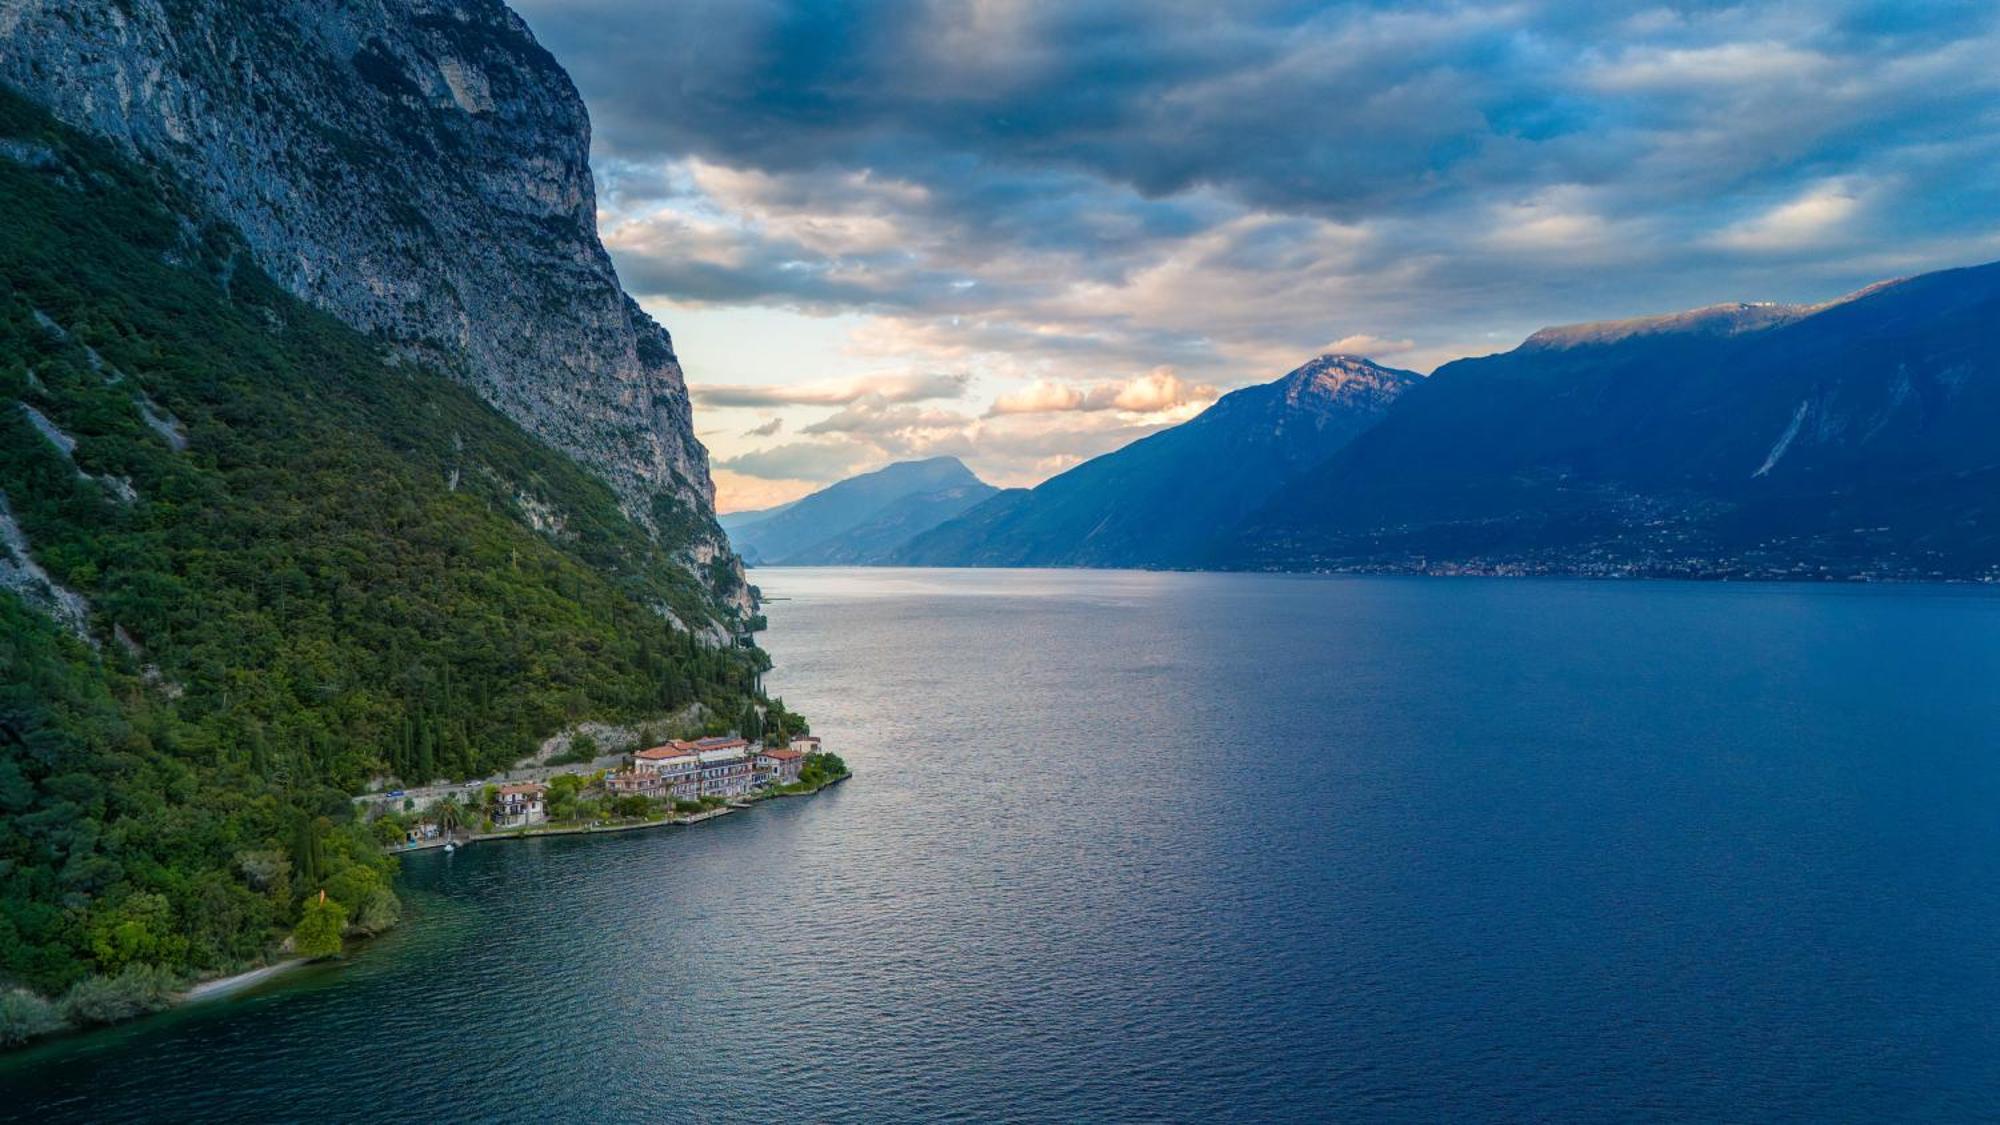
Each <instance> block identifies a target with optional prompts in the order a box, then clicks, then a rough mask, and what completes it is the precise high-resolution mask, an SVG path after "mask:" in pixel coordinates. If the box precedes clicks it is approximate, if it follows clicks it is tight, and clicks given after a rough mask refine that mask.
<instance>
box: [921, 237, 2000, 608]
mask: <svg viewBox="0 0 2000 1125" xmlns="http://www.w3.org/2000/svg"><path fill="white" fill-rule="evenodd" d="M1996 432H2000V264H1993V265H1985V266H1978V267H1972V268H1966V269H1956V270H1945V271H1941V272H1938V273H1932V274H1926V275H1922V276H1919V277H1913V278H1908V279H1904V280H1900V281H1893V282H1884V283H1881V284H1877V285H1873V286H1870V287H1868V288H1866V289H1863V290H1861V291H1859V292H1856V293H1853V294H1849V295H1848V296H1845V297H1842V298H1839V299H1837V300H1832V301H1827V302H1824V303H1821V304H1816V305H1782V304H1769V303H1737V304H1725V305H1715V306H1710V307H1706V308H1700V309H1695V310H1691V311H1688V312H1683V313H1676V314H1670V315H1665V316H1652V317H1640V318H1635V319H1628V320H1616V321H1605V322H1598V323H1589V324H1577V325H1569V326H1564V327H1558V328H1549V329H1544V330H1542V331H1540V332H1537V333H1535V334H1534V335H1532V336H1530V337H1529V338H1528V339H1527V340H1526V341H1524V342H1523V343H1522V344H1521V345H1520V346H1519V347H1517V348H1515V349H1514V350H1512V351H1509V352H1506V353H1503V354H1498V355H1491V356H1484V357H1479V358H1475V359H1465V360H1459V361H1456V362H1453V363H1449V364H1446V365H1445V366H1443V367H1441V368H1439V369H1438V370H1437V371H1436V372H1435V373H1433V374H1432V375H1431V376H1429V377H1428V378H1424V377H1419V376H1416V375H1414V374H1412V373H1410V372H1405V371H1394V370H1391V369H1388V368H1383V367H1380V366H1377V365H1376V364H1374V363H1372V362H1370V361H1368V360H1366V359H1362V358H1359V357H1353V356H1322V357H1320V358H1319V359H1316V360H1314V361H1312V362H1311V363H1309V364H1307V365H1306V366H1304V367H1301V368H1300V369H1299V370H1297V371H1294V372H1292V373H1291V374H1289V375H1287V376H1285V377H1284V378H1283V379H1280V380H1278V381H1277V382H1274V383H1270V384H1265V385H1263V386H1256V387H1250V388H1246V389H1244V390H1240V391H1237V392H1234V393H1232V394H1229V395H1226V396H1224V397H1223V398H1222V399H1221V400H1219V401H1218V402H1217V403H1216V404H1215V405H1214V406H1212V407H1210V408H1209V409H1208V410H1207V411H1205V412H1203V413H1202V414H1200V415H1198V416H1197V417H1195V418H1194V419H1192V420H1191V421H1189V422H1187V423H1185V424H1183V425H1181V426H1178V427H1175V428H1173V429H1170V430H1166V431H1163V432H1161V433H1157V434H1154V435H1151V436H1149V437H1146V438H1143V439H1141V440H1139V441H1137V442H1134V443H1132V444H1131V445H1129V446H1126V447H1125V448H1123V449H1120V450H1117V451H1115V452H1112V453H1109V454H1105V455H1104V456H1101V457H1098V458H1095V459H1093V460H1090V461H1087V462H1085V463H1084V464H1082V465H1079V466H1077V467H1076V468H1074V469H1071V470H1069V471H1067V472H1065V473H1063V474H1061V475H1059V476H1056V477H1054V478H1052V479H1050V480H1049V481H1047V482H1045V483H1043V484H1042V485H1040V486H1038V487H1036V488H1033V489H1014V490H1009V491H1006V492H1001V493H998V494H997V495H995V496H993V497H992V498H990V499H988V500H987V501H986V502H984V503H982V504H979V505H977V506H975V507H973V508H971V509H969V510H968V511H966V512H965V513H964V514H963V515H961V516H959V517H957V518H956V519H952V520H949V521H946V522H944V523H941V524H940V525H938V526H937V527H935V528H933V529H931V530H929V531H927V532H925V533H923V534H921V535H919V536H916V537H915V538H914V539H912V540H911V541H910V542H909V543H908V544H907V545H906V546H904V547H902V548H901V549H899V550H898V551H896V552H895V553H894V555H893V556H892V558H891V561H894V562H899V563H905V564H910V565H927V566H1140V567H1186V568H1213V569H1270V570H1360V571H1389V572H1477V573H1569V574H1621V575H1623V574H1637V575H1669V576H1671V575H1681V576H1699V577H1726V576H1749V577H1767V578H1777V577H1791V578H1808V579H1828V578H1853V577H1901V578H1916V577H1948V578H1984V577H1991V576H1994V575H1995V574H1996V573H2000V569H1996V568H2000V530H1996V529H2000V511H1996V498H2000V491H1996V490H2000V444H1996V442H1995V441H1994V439H1993V437H1992V435H1993V434H1994V433H1996Z"/></svg>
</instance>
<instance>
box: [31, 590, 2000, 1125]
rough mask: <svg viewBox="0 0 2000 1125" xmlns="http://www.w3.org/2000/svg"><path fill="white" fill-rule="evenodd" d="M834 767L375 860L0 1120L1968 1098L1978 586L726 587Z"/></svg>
mask: <svg viewBox="0 0 2000 1125" xmlns="http://www.w3.org/2000/svg"><path fill="white" fill-rule="evenodd" d="M753 579H754V580H755V581H757V582H758V583H759V584H760V585H762V586H763V588H764V590H765V592H766V594H767V595H771V596H773V597H777V598H784V599H788V600H783V601H774V602H772V603H771V604H770V605H769V606H768V614H769V617H770V621H771V631H770V633H769V634H767V636H766V644H767V646H768V647H769V648H770V650H771V652H772V653H773V656H774V659H775V660H776V663H777V667H776V669H775V670H774V671H773V672H772V673H771V675H770V677H769V681H768V683H769V686H770V687H771V689H772V690H773V691H774V692H775V693H777V694H781V695H782V696H783V697H784V699H785V702H786V703H787V704H788V705H790V706H792V707H794V708H795V709H798V710H801V711H803V712H804V713H805V714H806V715H807V716H809V717H810V718H811V719H812V721H813V723H814V725H815V729H816V730H817V731H818V732H819V733H820V734H822V735H823V736H824V737H825V739H826V741H827V744H828V748H829V749H832V750H835V751H837V752H839V753H841V754H842V755H844V756H845V757H846V759H847V761H848V762H849V764H850V765H852V766H853V767H854V768H855V770H856V776H855V778H854V779H853V780H852V781H850V782H848V783H847V784H845V785H843V786H839V787H836V788H835V789H833V790H830V791H828V792H826V793H824V794H822V795H820V796H818V797H815V798H812V799H809V800H794V801H780V802H773V803H770V804H767V805H764V806H760V807H759V808H757V809H755V810H753V811H750V812H746V813H741V814H738V815H734V816H729V817H724V818H722V819H720V820H718V821H715V822H713V823H710V824H705V825H700V826H695V827H691V828H685V829H678V828H677V829H664V830H659V831H649V832H636V833H628V834H624V835H620V836H612V837H600V838H588V839H553V840H543V841H534V842H526V843H494V844H481V845H476V846H474V847H472V848H469V849H467V850H465V851H462V852H460V853H459V854H457V855H453V856H444V855H439V854H427V855H421V856H416V857H411V858H409V859H408V860H406V862H405V867H404V876H403V883H404V888H405V893H406V897H407V899H408V901H409V903H410V906H411V908H412V915H413V917H412V918H411V920H410V922H409V923H408V924H407V925H406V926H405V927H404V928H402V929H401V930H399V931H398V932H396V933H394V934H392V935H391V936H389V937H387V938H385V939H383V940H381V941H379V942H377V943H375V944H373V945H370V946H368V947H366V948H364V949H363V950H361V951H360V952H359V954H358V955H356V956H354V957H352V958H350V959H349V960H347V961H346V962H345V963H341V964H337V965H332V966H326V967H315V968H311V969H308V970H305V971H303V972H301V973H298V974H295V975H294V976H292V977H290V978H288V979H284V980H281V981H279V982H276V983H274V984H272V985H270V986H267V987H265V988H263V989H262V990H260V991H258V992H256V993H254V994H252V995H249V996H246V997H242V998H238V999H230V1000H223V1001H217V1002H213V1003H209V1004H204V1005H197V1006H192V1007H189V1008H185V1009H182V1010H180V1011H178V1012H174V1013H170V1014H168V1015H165V1016H162V1017H159V1018H156V1019H153V1020H150V1021H147V1022H144V1023H141V1024H138V1025H136V1026H133V1027H129V1028H120V1029H115V1030H112V1031H109V1032H105V1033H101V1034H97V1035H93V1036H88V1037H84V1038H79V1039H71V1040H66V1041H63V1042H60V1043H57V1044H54V1045H51V1046H48V1047H44V1048H41V1049H38V1050H35V1051H32V1052H28V1053H25V1054H21V1055H16V1056H12V1057H10V1058H6V1059H0V1095H4V1096H0V1115H5V1114H13V1115H15V1116H16V1117H17V1118H18V1119H23V1120H34V1121H39V1122H54V1121H68V1120H76V1121H83V1120H91V1121H106V1120H119V1119H135V1118H139V1117H142V1116H144V1117H148V1118H150V1119H153V1120H173V1119H185V1120H196V1119H201V1120H215V1119H219V1118H256V1119H272V1120H275V1119H311V1120H341V1121H355V1120H390V1119H407V1118H411V1117H421V1118H430V1119H436V1120H446V1121H465V1120H492V1121H530V1120H546V1119H550V1118H555V1119H579V1120H582V1119H588V1120H645V1121H702V1122H727V1121H757V1122H764V1121H779V1120H807V1119H810V1120H827V1121H867V1122H894V1121H932V1120H980V1121H986V1120H1023V1121H1096V1120H1180V1121H1189V1120H1201V1119H1209V1118H1214V1117H1220V1116H1225V1115H1226V1116H1228V1117H1230V1118H1233V1119H1236V1120H1240V1121H1269V1120H1292V1119H1300V1118H1326V1117H1337V1118H1347V1119H1353V1118H1367V1119H1386V1120H1412V1121H1436V1120H1477V1119H1486V1120H1496V1119H1514V1120H1518V1119H1523V1118H1558V1119H1577V1118H1596V1119H1610V1120H1633V1119H1658V1120H1697V1119H1698V1120H1724V1119H1728V1120H1744V1119H1761V1120H1781V1119H1782V1120H1801V1121H1809V1120H1828V1119H1836V1118H1838V1119H1856V1118H1885V1117H1894V1118H1901V1119H1911V1118H1918V1119H1923V1118H1928V1119H1940V1120H1966V1119H1972V1118H1989V1119H1990V1118H1994V1117H1996V1116H2000V1028H1996V1014H2000V870H1996V869H1997V868H2000V690H1996V689H2000V598H1996V597H1994V596H1993V595H1991V594H1990V593H1988V592H1985V591H1981V590H1973V589H1961V588H1945V587H1893V588H1891V587H1835V586H1750V585H1724V584H1708V585H1704V584H1678V583H1620V582H1562V581H1538V580H1491V579H1488V580H1480V579H1456V580H1452V579H1391V578H1382V579H1364V578H1307V577H1277V576H1258V575H1193V574H1147V573H1131V572H1074V571H1012V572H996V571H908V570H760V571H757V572H755V574H754V575H753Z"/></svg>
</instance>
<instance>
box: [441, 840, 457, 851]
mask: <svg viewBox="0 0 2000 1125" xmlns="http://www.w3.org/2000/svg"><path fill="white" fill-rule="evenodd" d="M444 850H445V854H446V855H449V854H451V853H452V852H455V851H457V850H458V845H457V844H454V843H452V842H451V841H450V840H446V841H445V842H444Z"/></svg>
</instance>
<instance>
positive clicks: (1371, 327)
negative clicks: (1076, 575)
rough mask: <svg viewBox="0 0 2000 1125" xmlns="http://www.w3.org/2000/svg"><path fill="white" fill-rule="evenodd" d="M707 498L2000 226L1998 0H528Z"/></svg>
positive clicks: (1126, 418) (771, 499)
mask: <svg viewBox="0 0 2000 1125" xmlns="http://www.w3.org/2000/svg"><path fill="white" fill-rule="evenodd" d="M515 4H516V7H517V8H519V9H520V10H521V11H522V12H523V14H524V15H525V16H526V17H527V18H528V20H529V22H530V24H531V25H532V26H533V27H534V29H535V31H536V33H537V35H538V36H539V37H540V38H541V39H542V41H543V43H544V44H545V45H547V46H548V47H549V48H550V50H552V51H553V52H554V53H555V55H556V57H557V58H558V59H559V60H561V61H562V62H563V63H564V65H566V66H567V67H568V68H569V70H570V72H571V74H572V75H573V76H574V77H575V79H576V82H577V85H578V86H579V87H580V88H581V89H582V91H583V95H584V98H585V100H586V101H587V102H588V103H589V105H590V110H591V114H592V118H593V120H594V122H595V128H596V132H595V143H594V150H595V157H594V160H595V167H596V172H597V180H598V190H599V205H600V208H601V216H600V220H601V226H602V230H603V234H604V238H605V242H606V243H607V245H609V246H610V248H611V251H612V254H613V255H614V257H615V258H616V260H617V263H618V267H619V272H620V274H621V276H622V277H623V279H624V281H625V284H626V286H627V288H628V289H630V290H632V292H633V293H634V294H635V295H636V296H637V297H638V298H639V299H640V301H641V303H642V304H644V305H645V306H646V308H648V309H649V310H651V311H652V312H653V314H654V315H655V316H657V317H658V318H659V319H660V321H661V322H662V323H664V324H665V325H666V326H667V327H668V329H669V330H670V331H672V333H673V335H674V339H675V342H676V346H677V349H678V350H679V352H680V354H681V360H682V363H683V365H684V366H685V367H686V369H687V374H688V378H689V381H690V383H691V384H692V385H693V386H694V389H695V396H696V404H697V419H698V423H699V430H700V433H701V436H702V438H703V440H704V441H706V442H707V443H708V445H709V447H710V449H711V451H712V453H713V455H714V461H715V467H716V474H715V475H716V481H717V486H718V492H719V499H720V506H721V507H722V508H723V509H724V510H734V509H741V508H750V507H759V506H764V505H767V504H770V503H775V502H779V501H783V500H786V499H790V498H792V497H794V496H797V495H801V494H803V493H804V492H807V491H810V490H811V489H813V488H816V487H819V486H820V485H821V484H823V483H825V482H828V481H831V480H836V479H839V478H840V477H843V476H846V475H849V474H851V473H853V472H856V471H859V470H864V469H868V468H873V467H876V466H879V465H881V464H884V463H886V462H888V461H891V460H898V459H904V458H908V457H913V456H928V455H935V454H940V453H951V454H956V455H958V456H960V457H963V458H964V459H965V460H966V462H967V463H968V464H970V465H971V466H972V467H973V468H974V469H975V470H977V471H978V472H979V473H980V474H981V475H982V476H985V477H986V478H987V479H989V480H991V481H993V482H995V483H997V484H1003V485H1013V484H1031V483H1034V482H1036V481H1039V480H1041V479H1043V478H1045V477H1047V476H1049V475H1051V474H1053V473H1055V472H1059V471H1061V470H1062V469H1064V468H1067V467H1068V466H1070V465H1073V464H1075V463H1076V462H1077V461H1079V460H1082V459H1085V458H1088V457H1090V456H1093V455H1095V454H1097V453H1101V452H1104V451H1105V450H1107V449H1111V448H1114V447H1116V446H1118V445H1121V444H1123V443H1125V442H1127V441H1130V440H1132V439H1133V438H1135V437H1138V436H1140V435H1143V434H1145V433H1148V432H1151V431H1152V430H1154V429H1157V428H1159V427H1161V426H1165V425H1170V424H1172V423H1174V422H1177V421H1180V420H1182V419H1185V418H1187V417H1190V416H1192V414H1194V413H1196V412H1198V411H1199V410H1200V409H1201V408H1202V407H1203V406H1204V405H1205V404H1207V403H1208V402H1210V401H1212V400H1213V398H1214V397H1215V395H1216V394H1218V393H1219V392H1222V391H1226V390H1228V389H1230V388H1231V387H1235V386H1241V385H1244V384H1247V383H1252V382H1261V381H1265V380H1269V379H1272V378H1276V377H1277V376H1279V375H1282V374H1283V373H1284V372H1286V371H1287V370H1289V369H1290V368H1292V367H1294V366H1296V365H1298V364H1299V363H1300V362H1302V361H1303V360H1305V359H1307V358H1308V357H1310V356H1312V355H1314V354H1317V353H1318V352H1322V351H1326V350H1330V349H1331V350H1342V351H1351V352H1358V353H1362V354H1366V355H1371V356H1373V357H1375V358H1376V359H1378V360H1379V361H1381V362H1384V363H1388V364H1392V365H1396V366H1403V367H1410V368H1414V369H1416V370H1420V371H1429V370H1430V369H1432V368H1433V367H1435V366H1436V365H1437V364H1438V363H1441V362H1443V361H1445V360H1448V359H1451V358H1453V357H1457V356H1462V355H1470V354H1483V353H1486V352H1491V351H1497V350H1503V349H1505V348H1508V347H1511V346H1513V345H1514V344H1515V343H1516V342H1518V341H1519V339H1520V338H1521V337H1523V336H1525V335H1526V334H1527V333H1529V332H1530V331H1532V330H1534V329H1535V328H1537V327H1540V326H1542V325H1545V324H1552V323H1564V322H1573V321H1579V320H1590V319H1600V318H1605V317H1614V316H1626V315H1634V314H1640V313H1647V312H1660V311H1668V310H1672V309H1677V308H1684V307H1690V306H1694V305H1701V304H1709V303H1713V302H1717V301H1723V300H1785V301H1805V300H1819V299H1824V298H1826V297H1830V296H1833V295H1836V294H1838V293H1841V292H1845V291H1847V290H1850V289H1853V288H1857V287H1859V286H1860V285H1863V284H1865V283H1867V282H1870V281H1874V280H1877V279H1879V278H1883V277H1889V276H1897V275H1902V274H1907V273H1912V272H1917V271H1921V270H1925V269H1931V268H1936V267H1941V266H1949V265H1958V264H1969V263H1972V262H1977V261H1986V260H1992V259H1996V258H2000V66H1996V65H1995V60H1996V59H2000V5H1994V4H1991V3H1988V2H1986V0H1967V2H1963V3H1953V2H1948V0H1942V2H1933V3H1915V2H1910V3H1888V2H1870V3H1842V2H1837V0H1818V2H1813V3H1798V4H1786V3H1759V4H1746V5H1741V6H1732V5H1727V4H1706V3H1695V4H1680V5H1671V6H1653V5H1621V4H1617V3H1614V2H1610V0H1591V2H1574V3H1556V2H1534V0H1528V2H1520V3H1492V4H1419V3H1395V4H1391V3H1376V4H1369V3H1355V4H1324V3H1321V4H1309V3H1285V2H1277V0H1272V2H1245V3H1216V2H1210V3H1182V2H1179V0H1131V2H1123V0H1118V2H1099V0H1061V2H1055V3H1026V2H1018V0H946V2H924V0H873V2H866V3H852V4H849V3H787V2H780V0H676V2H673V3H658V2H657V0H515Z"/></svg>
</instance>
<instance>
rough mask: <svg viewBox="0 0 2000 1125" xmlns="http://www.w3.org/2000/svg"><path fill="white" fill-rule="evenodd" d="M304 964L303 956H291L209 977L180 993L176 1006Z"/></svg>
mask: <svg viewBox="0 0 2000 1125" xmlns="http://www.w3.org/2000/svg"><path fill="white" fill-rule="evenodd" d="M304 964H307V961H306V959H305V958H303V957H291V958H287V959H285V960H283V961H279V962H276V963H274V964H270V965H263V966H260V967H258V968H255V969H249V970H246V971H244V972H240V973H235V974H233V975H230V976H226V977H211V978H210V979H208V980H205V981H202V982H200V983H198V984H196V985H194V986H193V987H191V988H189V989H188V990H187V991H186V992H183V993H181V996H180V1000H179V1001H178V1002H177V1004H176V1006H178V1005H179V1004H194V1003H199V1002H200V1001H203V1000H216V999H220V998H221V997H224V996H230V995H234V994H235V993H238V992H241V991H243V990H244V989H246V988H250V987H252V986H254V985H257V984H260V983H262V982H264V981H267V980H270V979H271V978H272V977H275V976H277V975H279V974H280V973H288V972H290V971H292V970H293V969H296V968H298V967H299V966H301V965H304Z"/></svg>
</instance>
